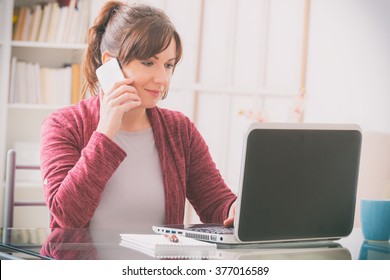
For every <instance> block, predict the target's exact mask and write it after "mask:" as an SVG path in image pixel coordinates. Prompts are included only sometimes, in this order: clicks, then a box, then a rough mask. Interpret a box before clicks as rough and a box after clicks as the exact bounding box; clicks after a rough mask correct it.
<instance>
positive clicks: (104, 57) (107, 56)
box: [102, 51, 112, 64]
mask: <svg viewBox="0 0 390 280" xmlns="http://www.w3.org/2000/svg"><path fill="white" fill-rule="evenodd" d="M111 58H112V56H111V55H110V54H109V53H108V52H107V51H104V52H103V53H102V64H103V63H106V62H107V61H109V60H110V59H111Z"/></svg>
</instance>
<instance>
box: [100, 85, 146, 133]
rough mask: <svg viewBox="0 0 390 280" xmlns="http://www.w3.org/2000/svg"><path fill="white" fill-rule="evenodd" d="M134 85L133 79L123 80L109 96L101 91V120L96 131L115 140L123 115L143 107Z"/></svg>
mask: <svg viewBox="0 0 390 280" xmlns="http://www.w3.org/2000/svg"><path fill="white" fill-rule="evenodd" d="M132 83H133V80H132V79H128V78H127V79H123V80H121V81H119V82H117V83H115V85H114V87H113V88H112V90H111V92H110V93H108V94H104V93H103V91H102V90H101V89H100V91H99V99H100V119H99V123H98V127H97V129H96V131H98V132H101V133H103V134H105V135H106V136H107V137H109V138H111V139H113V138H114V136H115V134H116V133H117V132H118V131H119V129H120V128H121V124H122V117H123V114H124V113H126V112H127V111H129V110H131V109H134V108H136V107H139V106H140V105H141V98H140V97H139V96H138V92H137V90H136V89H135V87H133V86H131V84H132Z"/></svg>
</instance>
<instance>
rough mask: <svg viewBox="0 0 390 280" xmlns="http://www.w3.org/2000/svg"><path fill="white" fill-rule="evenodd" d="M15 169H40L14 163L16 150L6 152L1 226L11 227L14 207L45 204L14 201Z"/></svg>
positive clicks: (34, 166) (43, 204) (41, 203)
mask: <svg viewBox="0 0 390 280" xmlns="http://www.w3.org/2000/svg"><path fill="white" fill-rule="evenodd" d="M17 169H24V170H40V166H38V165H18V164H16V151H15V150H9V151H8V153H7V166H6V175H5V176H6V185H5V198H4V221H3V228H4V229H7V228H12V227H13V225H14V207H16V206H46V204H45V202H36V201H15V173H16V170H17Z"/></svg>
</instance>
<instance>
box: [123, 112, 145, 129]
mask: <svg viewBox="0 0 390 280" xmlns="http://www.w3.org/2000/svg"><path fill="white" fill-rule="evenodd" d="M149 127H151V123H150V120H149V117H148V114H147V113H146V109H145V108H136V109H132V110H130V111H128V112H126V113H125V114H124V115H123V117H122V126H121V130H124V131H141V130H145V129H147V128H149Z"/></svg>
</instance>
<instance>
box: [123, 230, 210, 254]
mask: <svg viewBox="0 0 390 280" xmlns="http://www.w3.org/2000/svg"><path fill="white" fill-rule="evenodd" d="M120 236H121V242H120V243H119V245H120V246H123V247H128V248H130V249H133V250H137V251H140V252H142V253H144V254H146V255H149V256H151V257H154V258H159V259H214V258H215V257H216V253H217V246H216V245H215V244H211V243H207V242H203V241H199V240H196V239H192V238H187V237H184V236H180V237H178V239H177V242H172V241H171V240H170V239H169V238H167V237H166V236H164V235H157V234H120Z"/></svg>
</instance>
